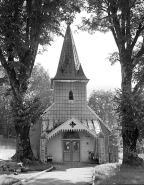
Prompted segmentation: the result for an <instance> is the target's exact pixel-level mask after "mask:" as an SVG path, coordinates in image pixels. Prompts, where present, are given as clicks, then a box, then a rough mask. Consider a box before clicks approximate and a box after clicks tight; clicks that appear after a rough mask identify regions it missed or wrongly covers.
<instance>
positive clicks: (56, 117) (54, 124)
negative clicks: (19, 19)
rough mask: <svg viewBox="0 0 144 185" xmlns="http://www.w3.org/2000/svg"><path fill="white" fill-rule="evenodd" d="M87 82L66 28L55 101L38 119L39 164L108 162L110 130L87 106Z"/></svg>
mask: <svg viewBox="0 0 144 185" xmlns="http://www.w3.org/2000/svg"><path fill="white" fill-rule="evenodd" d="M87 62H89V61H87ZM88 81H89V79H88V78H87V77H86V75H85V73H84V71H83V68H82V65H81V63H80V61H79V58H78V54H77V50H76V46H75V43H74V39H73V35H72V31H71V28H70V25H68V26H67V30H66V33H65V37H64V42H63V46H62V51H61V56H60V60H59V64H58V68H57V72H56V75H55V77H54V78H53V79H52V81H51V87H52V89H53V94H54V102H53V104H52V105H51V106H50V107H49V108H48V109H46V110H45V112H44V113H43V115H42V117H41V118H42V123H41V133H40V135H41V136H40V147H39V149H40V160H41V161H42V162H47V161H53V162H63V163H65V162H71V163H73V162H90V161H92V160H93V161H94V160H95V161H96V160H97V161H99V163H105V162H109V136H110V135H111V130H110V128H109V127H108V126H107V125H106V124H105V123H104V122H103V121H102V120H101V119H100V117H99V116H98V115H97V114H96V113H95V112H94V111H93V110H92V109H91V108H90V107H89V106H88V105H87V83H88Z"/></svg>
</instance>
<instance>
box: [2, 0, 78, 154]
mask: <svg viewBox="0 0 144 185" xmlns="http://www.w3.org/2000/svg"><path fill="white" fill-rule="evenodd" d="M80 6H81V0H79V1H76V0H73V1H70V0H62V1H61V0H53V1H52V0H37V1H35V0H3V1H0V61H1V64H2V66H3V67H4V69H5V70H6V73H7V76H8V79H9V84H10V87H11V92H12V108H13V112H14V111H15V113H14V115H15V116H14V124H15V129H16V133H17V136H19V135H20V137H19V138H20V141H19V142H20V143H22V144H21V145H22V146H23V147H24V148H23V149H22V152H23V151H25V150H27V156H29V155H28V152H29V151H30V150H29V148H30V145H29V144H28V143H29V142H28V143H27V138H26V136H28V135H27V133H28V130H29V123H30V122H29V121H28V117H29V116H30V115H31V113H28V111H32V110H31V109H30V108H29V106H30V104H31V103H32V102H33V103H36V100H35V99H33V100H32V101H31V100H27V99H26V97H27V90H28V83H29V78H30V76H31V73H32V69H33V66H34V63H35V58H36V55H37V52H38V46H39V45H42V46H44V45H46V44H50V43H51V41H52V40H53V36H54V35H55V34H56V35H62V33H61V31H62V28H61V24H60V23H61V22H62V21H67V23H70V22H72V20H73V18H74V17H75V13H76V12H80ZM28 96H29V93H28ZM30 97H31V96H30ZM20 117H21V118H22V120H20ZM25 117H26V120H25ZM30 118H31V117H30ZM31 119H32V118H31ZM24 120H25V121H24ZM23 124H24V125H23ZM25 132H26V134H25ZM24 140H25V141H24ZM23 143H25V145H27V147H26V146H24V145H23ZM22 156H23V157H27V156H24V154H22Z"/></svg>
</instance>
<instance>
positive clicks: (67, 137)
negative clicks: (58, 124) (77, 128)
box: [63, 132, 80, 139]
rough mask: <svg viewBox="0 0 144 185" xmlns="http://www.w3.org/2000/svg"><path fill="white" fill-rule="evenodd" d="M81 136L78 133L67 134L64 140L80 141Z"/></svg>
mask: <svg viewBox="0 0 144 185" xmlns="http://www.w3.org/2000/svg"><path fill="white" fill-rule="evenodd" d="M79 138H80V137H79V135H78V133H76V132H66V133H65V134H64V136H63V139H79Z"/></svg>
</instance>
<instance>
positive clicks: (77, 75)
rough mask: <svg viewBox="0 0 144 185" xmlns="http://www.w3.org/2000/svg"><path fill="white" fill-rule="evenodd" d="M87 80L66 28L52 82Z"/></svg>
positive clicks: (70, 33) (72, 40) (69, 31)
mask: <svg viewBox="0 0 144 185" xmlns="http://www.w3.org/2000/svg"><path fill="white" fill-rule="evenodd" d="M74 79H78V80H88V79H87V77H86V76H85V74H84V72H83V69H82V66H81V64H80V62H79V58H78V54H77V50H76V47H75V43H74V39H73V36H72V32H71V29H70V24H68V26H67V30H66V34H65V37H64V42H63V47H62V51H61V56H60V60H59V65H58V69H57V73H56V76H55V77H54V79H53V80H74Z"/></svg>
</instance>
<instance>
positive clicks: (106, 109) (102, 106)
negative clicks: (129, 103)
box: [88, 90, 117, 129]
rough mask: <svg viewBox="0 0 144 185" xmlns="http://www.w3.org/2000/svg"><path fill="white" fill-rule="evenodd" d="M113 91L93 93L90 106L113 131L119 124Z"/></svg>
mask: <svg viewBox="0 0 144 185" xmlns="http://www.w3.org/2000/svg"><path fill="white" fill-rule="evenodd" d="M114 96H115V94H114V92H112V91H103V90H99V91H93V92H92V94H91V95H90V97H89V100H88V105H89V106H90V107H91V108H92V109H93V110H94V111H95V112H96V114H98V115H99V117H100V118H102V120H103V121H104V122H105V123H106V124H107V125H108V126H109V127H110V128H111V129H112V128H113V127H114V126H115V124H116V122H117V119H116V117H117V115H116V108H117V105H116V103H115V102H114V101H113V100H114Z"/></svg>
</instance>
